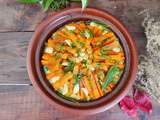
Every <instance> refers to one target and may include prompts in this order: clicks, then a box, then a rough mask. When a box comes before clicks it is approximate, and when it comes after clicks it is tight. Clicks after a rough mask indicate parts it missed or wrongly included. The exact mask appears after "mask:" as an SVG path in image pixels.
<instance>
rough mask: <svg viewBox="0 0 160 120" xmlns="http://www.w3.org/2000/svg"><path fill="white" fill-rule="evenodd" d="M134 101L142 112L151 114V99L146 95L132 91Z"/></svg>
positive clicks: (138, 91) (142, 92)
mask: <svg viewBox="0 0 160 120" xmlns="http://www.w3.org/2000/svg"><path fill="white" fill-rule="evenodd" d="M133 96H134V101H135V103H136V105H137V106H138V107H139V108H140V109H141V110H142V111H144V112H147V113H151V112H152V103H151V99H150V97H149V96H148V94H147V93H145V92H144V91H140V90H137V89H136V90H135V91H134V95H133Z"/></svg>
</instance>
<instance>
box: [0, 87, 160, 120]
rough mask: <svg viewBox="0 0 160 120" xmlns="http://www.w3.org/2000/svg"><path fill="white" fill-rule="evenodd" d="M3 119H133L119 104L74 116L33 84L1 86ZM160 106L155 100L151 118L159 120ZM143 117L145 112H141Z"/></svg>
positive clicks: (0, 115) (1, 116)
mask: <svg viewBox="0 0 160 120" xmlns="http://www.w3.org/2000/svg"><path fill="white" fill-rule="evenodd" d="M0 98H1V100H0V106H1V109H0V118H3V119H1V120H91V118H92V120H132V119H131V118H130V117H128V116H127V114H126V113H124V112H123V111H122V110H120V108H119V107H118V105H117V106H115V107H113V108H111V109H110V110H108V111H105V112H103V113H99V114H96V115H92V116H85V117H82V116H74V115H71V114H68V113H67V112H61V111H59V110H57V109H55V108H54V107H52V106H50V105H49V104H48V103H46V101H44V100H43V99H42V98H41V96H39V95H38V94H37V92H36V91H35V90H34V88H33V87H32V86H20V87H17V86H10V87H8V88H7V87H6V86H1V87H0ZM159 113H160V106H159V105H158V104H157V103H155V102H154V109H153V113H152V115H151V116H149V118H150V120H159V119H160V116H159ZM139 114H140V115H139V116H141V117H143V119H144V113H141V112H139ZM143 119H142V120H143Z"/></svg>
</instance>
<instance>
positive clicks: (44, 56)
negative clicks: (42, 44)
mask: <svg viewBox="0 0 160 120" xmlns="http://www.w3.org/2000/svg"><path fill="white" fill-rule="evenodd" d="M50 58H51V55H50V54H47V53H44V54H43V56H42V59H44V60H49V59H50Z"/></svg>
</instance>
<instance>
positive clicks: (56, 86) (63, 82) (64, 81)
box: [53, 72, 73, 90]
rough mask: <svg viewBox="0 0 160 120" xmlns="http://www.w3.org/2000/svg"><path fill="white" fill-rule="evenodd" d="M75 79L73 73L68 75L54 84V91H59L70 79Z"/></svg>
mask: <svg viewBox="0 0 160 120" xmlns="http://www.w3.org/2000/svg"><path fill="white" fill-rule="evenodd" d="M72 77H73V74H72V73H71V72H69V73H67V74H66V75H64V76H63V77H61V79H60V80H59V81H57V82H55V83H54V85H53V86H54V89H55V90H58V89H59V88H60V87H62V86H63V85H64V84H65V83H66V82H67V81H68V80H69V79H71V78H72Z"/></svg>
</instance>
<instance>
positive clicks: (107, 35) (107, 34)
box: [104, 32, 114, 38]
mask: <svg viewBox="0 0 160 120" xmlns="http://www.w3.org/2000/svg"><path fill="white" fill-rule="evenodd" d="M104 36H105V37H106V38H111V37H113V36H114V33H113V32H108V33H106V34H104Z"/></svg>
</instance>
